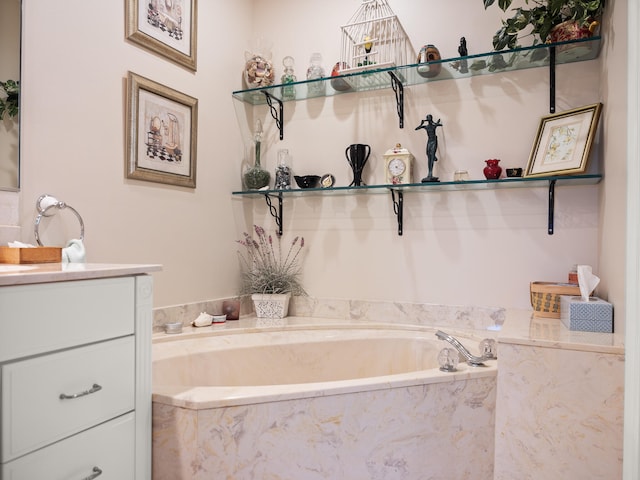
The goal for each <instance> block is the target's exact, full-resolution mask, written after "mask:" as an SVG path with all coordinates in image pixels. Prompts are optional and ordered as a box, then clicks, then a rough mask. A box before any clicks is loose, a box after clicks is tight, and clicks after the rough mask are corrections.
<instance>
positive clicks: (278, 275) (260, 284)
mask: <svg viewBox="0 0 640 480" xmlns="http://www.w3.org/2000/svg"><path fill="white" fill-rule="evenodd" d="M253 229H254V231H255V234H256V236H257V238H253V236H252V235H249V234H248V233H246V232H245V233H244V238H243V239H242V240H238V241H237V242H238V243H239V244H240V245H242V246H243V247H244V250H243V251H239V252H238V256H239V257H240V266H241V268H242V273H241V279H242V285H241V292H240V293H242V294H250V293H289V292H290V293H291V294H292V295H306V292H305V290H304V288H303V287H302V284H301V282H300V276H301V275H302V266H301V264H300V260H301V252H302V249H303V248H304V237H295V238H294V239H293V241H292V242H291V244H290V245H289V249H288V250H287V252H286V256H283V254H282V245H281V238H280V237H279V236H277V235H276V236H275V240H274V238H273V236H271V235H268V234H267V233H266V232H265V230H264V228H262V227H259V226H257V225H254V227H253Z"/></svg>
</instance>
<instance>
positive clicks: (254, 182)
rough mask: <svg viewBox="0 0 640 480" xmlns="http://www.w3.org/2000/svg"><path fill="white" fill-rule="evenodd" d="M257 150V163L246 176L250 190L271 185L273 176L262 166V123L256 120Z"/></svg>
mask: <svg viewBox="0 0 640 480" xmlns="http://www.w3.org/2000/svg"><path fill="white" fill-rule="evenodd" d="M253 138H254V143H255V149H256V162H255V164H254V165H253V167H251V168H249V170H247V171H246V172H245V174H244V183H245V184H246V185H247V188H248V189H250V190H259V189H261V188H264V187H266V186H268V185H269V180H271V174H270V173H269V172H267V171H266V170H265V169H263V168H262V167H261V166H260V145H261V143H262V122H261V121H260V120H256V131H255V135H254V137H253Z"/></svg>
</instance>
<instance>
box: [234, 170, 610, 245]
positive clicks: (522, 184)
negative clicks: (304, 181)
mask: <svg viewBox="0 0 640 480" xmlns="http://www.w3.org/2000/svg"><path fill="white" fill-rule="evenodd" d="M601 179H602V175H599V174H584V175H556V176H549V177H514V178H502V179H498V180H466V181H463V182H436V183H410V184H406V185H390V184H389V185H368V186H361V187H328V188H304V189H292V190H243V191H237V192H232V193H233V195H238V196H242V197H254V198H255V197H258V196H264V197H265V200H266V202H267V206H268V207H269V211H270V213H271V216H272V217H273V218H274V219H275V222H276V225H277V227H278V234H279V235H282V216H283V205H282V204H283V199H284V197H302V196H314V195H315V196H324V195H354V194H368V193H386V192H391V199H392V202H393V211H394V213H395V215H396V217H397V220H398V235H402V232H403V228H404V226H403V225H404V212H403V210H404V207H403V205H404V193H405V192H417V193H425V192H443V191H464V190H499V189H506V188H534V187H546V188H548V189H549V197H548V198H549V203H548V223H547V233H548V234H549V235H553V232H554V207H555V187H556V185H595V184H597V183H598V182H600V180H601ZM274 199H277V202H278V204H277V206H276V205H274V204H273V200H274Z"/></svg>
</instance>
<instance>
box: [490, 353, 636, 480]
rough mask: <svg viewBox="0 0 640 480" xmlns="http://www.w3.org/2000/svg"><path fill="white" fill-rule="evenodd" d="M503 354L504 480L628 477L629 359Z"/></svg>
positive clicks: (500, 437) (500, 425) (499, 456)
mask: <svg viewBox="0 0 640 480" xmlns="http://www.w3.org/2000/svg"><path fill="white" fill-rule="evenodd" d="M499 348H500V350H499V351H500V368H499V369H498V391H499V396H498V399H497V404H496V412H497V413H496V464H495V469H496V470H495V478H496V480H512V479H514V478H517V479H519V480H527V479H531V480H537V479H540V478H549V479H556V478H557V479H574V478H589V479H603V480H604V479H606V480H609V479H614V478H622V438H623V436H622V431H623V398H624V388H623V385H624V355H620V354H609V353H601V352H585V351H575V350H564V349H561V348H546V347H534V346H529V345H515V344H501V345H500V347H499Z"/></svg>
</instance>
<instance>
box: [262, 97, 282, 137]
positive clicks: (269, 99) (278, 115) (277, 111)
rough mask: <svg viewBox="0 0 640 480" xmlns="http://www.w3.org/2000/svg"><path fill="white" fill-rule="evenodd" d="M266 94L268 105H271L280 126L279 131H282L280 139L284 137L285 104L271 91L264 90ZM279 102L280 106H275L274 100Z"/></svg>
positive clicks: (274, 117)
mask: <svg viewBox="0 0 640 480" xmlns="http://www.w3.org/2000/svg"><path fill="white" fill-rule="evenodd" d="M262 93H264V96H265V97H266V99H267V105H269V111H270V112H271V116H272V117H273V119H274V120H275V121H276V127H278V131H279V132H280V140H282V139H284V106H283V105H282V100H280V99H279V98H276V97H274V96H273V95H271V94H270V93H269V92H265V91H263V92H262ZM274 100H275V101H276V102H277V103H278V108H277V109H276V107H274V106H273V101H274Z"/></svg>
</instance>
